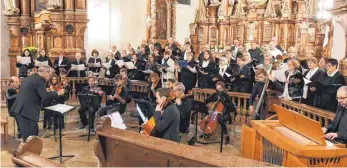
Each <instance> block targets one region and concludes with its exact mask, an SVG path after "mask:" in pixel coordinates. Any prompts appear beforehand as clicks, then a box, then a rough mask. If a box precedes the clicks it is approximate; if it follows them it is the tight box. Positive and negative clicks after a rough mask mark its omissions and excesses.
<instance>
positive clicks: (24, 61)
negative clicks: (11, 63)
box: [17, 56, 31, 65]
mask: <svg viewBox="0 0 347 168" xmlns="http://www.w3.org/2000/svg"><path fill="white" fill-rule="evenodd" d="M17 59H18V60H19V63H21V64H26V65H29V64H30V63H31V57H22V56H17Z"/></svg>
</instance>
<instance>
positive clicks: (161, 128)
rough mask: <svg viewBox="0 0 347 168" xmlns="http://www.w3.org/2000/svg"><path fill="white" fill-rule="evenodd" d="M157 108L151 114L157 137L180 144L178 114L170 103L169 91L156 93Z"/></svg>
mask: <svg viewBox="0 0 347 168" xmlns="http://www.w3.org/2000/svg"><path fill="white" fill-rule="evenodd" d="M156 97H157V106H156V107H155V111H154V113H153V116H154V119H155V123H156V127H155V128H154V129H156V130H155V131H156V132H157V137H159V138H162V139H167V140H170V141H174V142H180V130H179V127H180V126H179V125H180V112H179V111H178V108H177V106H176V105H174V104H172V103H171V99H170V90H169V89H168V88H160V89H158V90H157V91H156Z"/></svg>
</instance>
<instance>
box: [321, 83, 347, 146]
mask: <svg viewBox="0 0 347 168" xmlns="http://www.w3.org/2000/svg"><path fill="white" fill-rule="evenodd" d="M336 99H337V101H338V107H337V111H336V114H335V117H334V120H333V121H332V122H331V123H330V124H328V125H327V126H326V127H325V128H322V130H323V133H324V134H325V138H327V139H330V140H336V141H338V142H340V143H343V144H346V145H347V131H346V130H347V109H346V108H347V86H342V87H340V88H339V89H338V91H337V94H336Z"/></svg>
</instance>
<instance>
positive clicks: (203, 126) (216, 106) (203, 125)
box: [199, 95, 225, 134]
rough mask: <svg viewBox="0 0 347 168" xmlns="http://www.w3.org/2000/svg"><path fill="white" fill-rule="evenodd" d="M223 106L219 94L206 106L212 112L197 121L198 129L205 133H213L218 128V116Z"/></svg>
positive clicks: (221, 112)
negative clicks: (215, 99) (214, 100)
mask: <svg viewBox="0 0 347 168" xmlns="http://www.w3.org/2000/svg"><path fill="white" fill-rule="evenodd" d="M224 108H225V106H224V104H223V103H222V100H221V95H218V100H217V101H216V102H214V103H211V104H210V105H209V108H208V109H209V110H208V111H210V112H213V113H212V114H211V115H208V116H206V117H205V118H204V119H203V120H201V121H200V122H199V130H200V131H201V132H203V133H205V134H212V133H214V132H215V131H216V130H217V128H218V125H219V123H218V121H219V118H220V116H221V115H222V114H223V111H224Z"/></svg>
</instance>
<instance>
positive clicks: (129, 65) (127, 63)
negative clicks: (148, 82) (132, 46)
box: [124, 62, 135, 69]
mask: <svg viewBox="0 0 347 168" xmlns="http://www.w3.org/2000/svg"><path fill="white" fill-rule="evenodd" d="M124 64H125V66H126V67H127V69H135V66H134V63H133V62H125V63H124Z"/></svg>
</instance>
